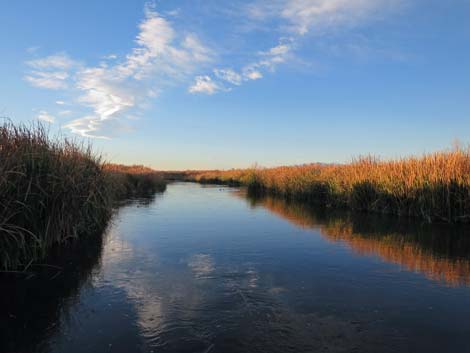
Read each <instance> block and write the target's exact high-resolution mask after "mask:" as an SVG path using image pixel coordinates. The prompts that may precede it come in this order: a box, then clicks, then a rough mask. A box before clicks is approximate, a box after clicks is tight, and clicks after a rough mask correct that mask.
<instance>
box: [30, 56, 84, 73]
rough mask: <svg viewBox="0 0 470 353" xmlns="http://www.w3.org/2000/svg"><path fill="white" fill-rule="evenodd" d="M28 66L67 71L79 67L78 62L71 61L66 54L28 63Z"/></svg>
mask: <svg viewBox="0 0 470 353" xmlns="http://www.w3.org/2000/svg"><path fill="white" fill-rule="evenodd" d="M26 64H27V65H28V66H31V67H32V68H35V69H58V70H67V69H70V68H71V67H73V66H75V65H78V64H77V62H75V61H74V60H72V59H70V58H69V56H68V55H67V54H65V53H58V54H54V55H50V56H46V57H45V58H41V59H35V60H30V61H27V62H26Z"/></svg>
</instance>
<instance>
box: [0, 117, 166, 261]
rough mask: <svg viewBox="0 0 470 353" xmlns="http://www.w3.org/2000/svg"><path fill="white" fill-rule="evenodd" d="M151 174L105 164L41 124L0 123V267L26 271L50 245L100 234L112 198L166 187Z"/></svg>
mask: <svg viewBox="0 0 470 353" xmlns="http://www.w3.org/2000/svg"><path fill="white" fill-rule="evenodd" d="M164 187H165V183H164V181H163V179H162V178H161V177H160V176H159V175H158V174H156V173H155V172H153V171H151V170H143V169H142V168H140V169H139V168H137V167H129V168H128V167H124V166H119V165H111V164H106V163H103V161H102V160H101V158H100V157H99V156H97V155H96V154H94V153H93V151H92V150H91V148H90V147H89V146H84V145H82V144H77V143H74V142H72V141H69V140H67V139H53V138H50V137H49V136H48V133H47V131H46V130H45V129H44V128H43V127H42V126H40V125H35V126H31V127H27V126H24V125H22V126H15V125H13V124H11V123H9V122H6V123H4V124H3V125H1V126H0V252H1V263H0V267H3V268H10V269H11V268H14V267H18V266H27V265H28V264H30V263H31V262H33V261H37V260H39V259H42V258H44V257H45V256H46V255H47V254H48V251H49V250H50V249H51V248H52V247H54V246H60V245H62V244H65V243H67V242H68V241H69V240H71V239H77V238H79V237H86V236H91V235H93V234H94V235H96V234H100V233H101V232H102V231H103V230H104V228H105V227H106V224H107V222H108V220H109V218H110V216H111V214H112V211H113V209H114V207H115V205H116V201H118V200H119V199H123V198H126V197H129V196H135V195H138V194H140V193H149V192H155V191H161V190H164Z"/></svg>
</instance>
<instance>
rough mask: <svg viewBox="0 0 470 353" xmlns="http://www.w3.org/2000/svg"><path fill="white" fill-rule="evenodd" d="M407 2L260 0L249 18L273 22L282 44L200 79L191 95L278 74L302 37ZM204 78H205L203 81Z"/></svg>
mask: <svg viewBox="0 0 470 353" xmlns="http://www.w3.org/2000/svg"><path fill="white" fill-rule="evenodd" d="M402 1H403V0H271V1H264V0H262V1H261V0H260V1H257V2H255V3H252V4H250V5H248V7H247V9H248V11H247V14H248V17H249V18H251V19H254V20H255V21H268V20H270V21H272V22H271V25H272V26H276V27H278V28H277V30H278V31H280V33H281V35H280V37H279V40H278V45H276V46H273V47H271V48H270V49H268V50H266V51H258V53H257V54H256V55H257V57H258V59H254V60H253V61H252V62H249V63H247V64H245V65H244V66H242V68H241V69H240V73H239V72H237V71H235V70H233V69H218V68H216V69H214V70H213V73H214V75H213V77H211V76H199V79H196V84H195V85H193V86H192V87H191V88H190V92H207V93H210V94H212V93H215V92H216V91H217V89H216V88H215V87H217V85H218V82H217V79H218V80H222V81H226V82H228V83H230V84H232V85H236V86H239V85H241V83H242V82H244V81H252V80H258V79H261V78H262V77H263V72H264V71H271V72H273V71H275V69H276V68H277V66H278V65H280V64H283V63H285V62H288V61H289V60H292V58H294V57H295V56H294V52H295V49H296V48H297V44H298V42H299V41H300V38H301V37H304V36H305V35H306V34H307V33H309V32H315V33H316V34H317V35H321V34H325V33H327V32H328V31H334V30H336V29H338V28H342V27H348V26H349V27H351V26H356V25H360V24H362V23H364V22H366V21H368V20H371V19H374V18H376V17H378V18H380V16H379V14H380V13H381V12H382V11H388V10H390V9H394V8H395V7H397V6H398V5H400V4H401V3H402ZM202 77H203V78H204V79H201V78H202Z"/></svg>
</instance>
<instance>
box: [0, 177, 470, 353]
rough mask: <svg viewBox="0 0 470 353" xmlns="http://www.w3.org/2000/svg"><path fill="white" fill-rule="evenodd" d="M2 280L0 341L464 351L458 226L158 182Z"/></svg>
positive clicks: (464, 258)
mask: <svg viewBox="0 0 470 353" xmlns="http://www.w3.org/2000/svg"><path fill="white" fill-rule="evenodd" d="M48 264H49V265H50V264H54V266H57V267H50V266H42V267H41V266H35V267H34V268H31V269H28V271H27V272H28V275H25V274H12V273H10V274H2V275H1V280H0V285H1V287H0V290H1V294H0V300H1V302H0V314H1V316H0V325H1V326H0V332H1V333H0V338H1V341H0V352H67V353H73V352H80V353H82V352H201V353H208V352H212V353H214V352H371V353H372V352H373V353H379V352H410V353H411V352H439V353H442V352H470V232H469V229H468V228H465V227H450V226H436V225H434V226H429V225H421V224H418V223H417V222H411V221H407V222H404V221H400V220H398V219H396V218H392V219H391V218H384V217H376V216H375V217H374V216H364V215H351V214H344V213H343V214H341V213H335V212H321V211H318V210H314V209H311V208H309V207H308V206H306V205H302V204H296V203H286V202H284V201H281V200H277V199H273V198H259V199H255V198H247V197H246V195H245V194H244V193H243V192H242V191H240V190H237V189H231V188H225V187H224V188H222V187H214V186H211V187H203V186H199V185H196V184H172V185H170V186H169V187H168V189H167V191H166V193H165V194H163V195H160V196H157V197H156V199H155V200H150V201H147V202H145V201H136V202H133V203H131V204H129V205H127V206H124V207H123V208H121V209H120V210H119V212H118V214H117V215H116V217H115V219H114V222H113V224H112V225H111V226H110V228H109V230H108V232H107V234H106V235H105V237H104V239H103V242H102V243H99V242H98V244H96V242H95V243H93V244H91V245H86V246H85V245H82V246H81V247H79V248H73V249H72V250H69V253H67V254H65V255H64V254H62V256H61V257H58V258H57V259H52V260H50V262H49V263H48Z"/></svg>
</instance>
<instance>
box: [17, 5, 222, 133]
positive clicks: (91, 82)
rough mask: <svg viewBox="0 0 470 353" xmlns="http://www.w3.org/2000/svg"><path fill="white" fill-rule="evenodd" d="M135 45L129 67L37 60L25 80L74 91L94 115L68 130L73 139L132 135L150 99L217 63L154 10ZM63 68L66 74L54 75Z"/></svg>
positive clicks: (125, 63)
mask: <svg viewBox="0 0 470 353" xmlns="http://www.w3.org/2000/svg"><path fill="white" fill-rule="evenodd" d="M135 43H136V46H135V47H134V48H133V49H132V50H131V51H130V53H129V54H128V55H127V56H126V57H125V59H124V60H123V61H120V62H119V61H118V62H112V63H111V64H108V63H105V64H103V65H99V66H97V67H93V66H85V65H78V64H76V62H75V61H74V60H72V59H70V58H69V57H68V56H67V55H66V54H64V53H59V54H56V55H52V56H48V57H46V58H43V59H35V60H32V61H29V62H27V64H28V65H29V66H31V67H33V68H35V69H36V71H34V72H31V73H30V74H29V75H28V76H26V77H25V79H26V80H27V81H28V82H30V83H31V84H32V85H34V86H37V87H43V88H50V89H67V88H68V87H69V86H70V89H69V91H70V92H69V93H72V94H75V95H76V102H77V103H79V104H80V105H81V106H83V107H85V108H89V109H91V114H87V115H86V116H84V117H83V118H80V119H76V120H73V121H72V122H69V123H67V124H65V125H64V126H65V127H66V128H68V129H70V130H71V131H72V132H73V133H77V134H80V135H82V136H86V137H101V138H102V137H105V136H107V135H108V134H112V133H113V131H115V130H120V131H123V130H125V131H128V129H127V127H126V121H127V120H131V119H134V117H135V115H136V114H137V115H138V111H139V110H141V109H144V108H145V107H146V106H148V101H149V99H150V98H153V97H155V96H156V94H157V92H159V91H160V90H161V89H162V87H165V86H167V85H172V84H175V83H177V82H180V81H181V80H184V79H186V78H188V76H189V75H191V74H192V73H193V72H194V71H195V70H196V69H197V68H198V67H200V66H201V65H204V64H206V63H208V62H210V61H211V60H212V58H213V53H212V51H211V50H210V49H208V48H207V47H206V46H204V45H203V44H202V42H201V41H200V40H199V39H198V37H197V36H196V35H195V34H194V33H186V34H184V35H181V34H180V33H178V32H177V31H176V30H175V29H174V28H173V26H172V25H171V23H170V22H169V21H167V20H166V19H165V18H163V17H162V16H160V14H159V13H157V12H156V11H154V10H153V9H152V8H151V7H150V6H147V7H146V10H145V18H144V19H143V20H142V22H141V23H140V24H139V32H138V34H137V36H136V39H135ZM107 58H108V59H114V58H115V56H113V55H112V56H108V57H107ZM59 68H61V69H64V71H63V72H58V71H51V70H53V69H55V70H58V69H59ZM66 69H67V70H69V71H68V72H67V70H66ZM59 102H61V101H59ZM57 104H59V105H60V104H61V103H57ZM110 130H113V131H110Z"/></svg>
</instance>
